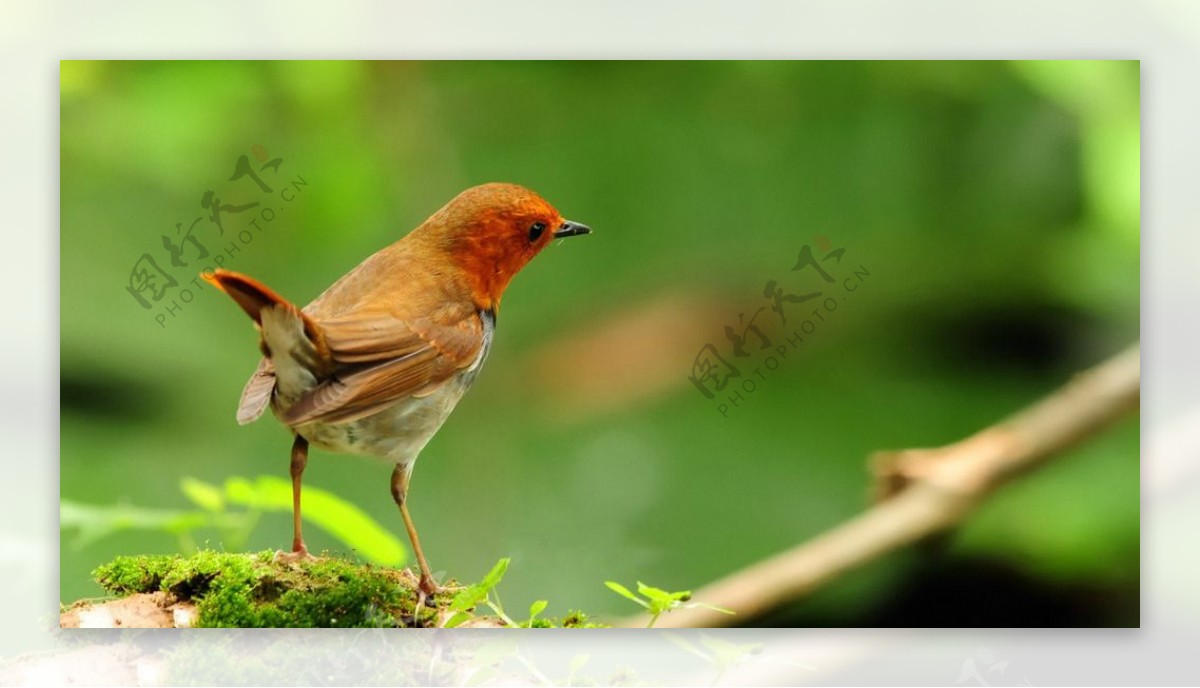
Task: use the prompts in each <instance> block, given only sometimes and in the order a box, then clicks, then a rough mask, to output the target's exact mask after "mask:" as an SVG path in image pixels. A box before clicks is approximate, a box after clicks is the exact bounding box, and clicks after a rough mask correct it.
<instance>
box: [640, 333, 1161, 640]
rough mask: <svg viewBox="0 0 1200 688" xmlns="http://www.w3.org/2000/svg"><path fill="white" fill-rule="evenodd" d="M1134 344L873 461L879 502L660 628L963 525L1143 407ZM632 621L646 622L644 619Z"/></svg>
mask: <svg viewBox="0 0 1200 688" xmlns="http://www.w3.org/2000/svg"><path fill="white" fill-rule="evenodd" d="M1139 359H1140V352H1139V346H1138V345H1137V344H1135V345H1133V346H1132V347H1130V348H1129V349H1127V350H1125V351H1124V352H1122V353H1120V354H1118V355H1117V356H1115V357H1113V358H1111V359H1109V360H1108V361H1106V362H1104V363H1102V364H1100V365H1099V366H1096V367H1095V368H1092V369H1090V370H1087V371H1085V372H1083V373H1080V374H1078V375H1077V376H1076V377H1075V378H1074V379H1073V380H1071V381H1070V382H1069V383H1068V384H1066V385H1065V386H1064V387H1062V388H1061V389H1059V390H1058V391H1056V392H1054V393H1053V394H1051V395H1050V396H1048V397H1046V398H1045V399H1042V400H1041V401H1039V402H1037V403H1035V404H1034V405H1032V406H1030V407H1028V408H1026V409H1024V410H1023V411H1021V412H1019V413H1017V414H1016V415H1014V416H1012V417H1010V418H1008V419H1006V420H1004V421H1002V422H1000V423H998V424H996V425H993V426H991V427H989V428H986V429H984V430H982V431H980V432H978V433H976V434H974V435H972V436H970V437H968V438H966V439H964V440H961V441H959V442H955V443H953V444H950V445H947V446H945V447H940V448H936V449H906V450H901V451H886V452H878V453H876V454H875V455H874V456H872V457H871V465H872V468H873V470H874V472H875V475H876V496H877V499H878V503H877V504H876V505H875V506H874V507H872V508H871V509H869V510H868V511H866V512H864V513H863V514H861V515H859V516H857V517H855V518H853V519H851V520H849V521H847V522H845V523H843V524H841V525H839V526H837V527H835V528H834V529H832V530H830V531H827V532H826V533H824V534H822V535H820V536H818V537H816V538H815V539H813V540H811V541H809V542H806V543H804V544H801V545H799V546H797V547H795V548H793V549H790V550H787V551H785V552H782V553H780V554H777V555H775V556H772V557H771V558H769V559H766V560H763V561H761V562H759V563H756V564H754V565H752V566H750V567H748V568H746V569H743V570H741V571H737V572H735V573H733V574H731V575H729V576H726V577H725V578H723V579H721V580H718V581H716V582H714V583H712V584H710V585H708V586H706V587H705V588H703V589H700V590H698V591H696V594H695V599H697V600H700V601H703V602H705V603H708V604H713V605H718V606H721V607H727V608H729V609H732V610H734V611H735V612H736V613H737V616H735V617H730V616H727V615H725V614H721V613H717V612H713V611H711V610H709V609H705V608H703V607H694V608H690V609H681V610H678V611H675V612H672V613H671V614H667V615H664V616H663V618H662V619H661V620H660V622H659V624H658V626H660V627H680V628H687V627H714V626H724V625H728V624H730V623H732V622H738V621H745V620H748V619H752V618H754V617H757V616H759V615H761V614H763V613H764V612H767V611H769V610H771V609H774V608H776V607H778V606H779V605H781V604H784V603H786V602H789V601H792V600H795V599H797V598H799V597H801V596H803V595H807V594H809V593H811V592H812V591H814V590H816V589H817V588H819V587H820V586H821V585H824V584H825V583H828V582H830V581H832V580H834V579H836V578H837V577H838V576H839V575H841V574H843V573H845V572H846V571H849V570H851V569H854V568H856V567H858V566H861V565H863V564H866V563H868V562H870V561H873V560H875V559H877V558H879V557H881V556H883V555H884V554H887V553H889V552H891V551H894V550H896V549H899V548H901V547H904V546H906V545H910V544H912V543H914V542H917V541H919V540H921V539H923V538H926V537H928V536H930V535H932V534H935V533H938V532H940V531H943V530H945V529H947V528H950V527H952V526H954V525H957V524H958V523H960V522H962V521H963V520H964V519H965V518H966V517H967V516H968V515H969V514H970V513H971V512H972V511H973V510H974V509H975V507H977V506H978V505H979V504H980V503H981V502H983V501H984V500H985V499H986V498H987V497H988V496H989V495H990V494H991V493H992V492H993V491H995V490H996V488H998V487H999V486H1001V485H1003V484H1004V483H1006V482H1007V481H1009V480H1011V479H1012V478H1013V477H1015V476H1017V475H1020V474H1021V473H1023V472H1025V471H1029V470H1032V469H1035V468H1037V467H1039V466H1041V465H1043V464H1045V463H1048V462H1049V461H1050V460H1052V459H1054V458H1055V457H1058V456H1061V455H1062V454H1063V453H1064V452H1065V451H1066V450H1068V449H1070V448H1071V447H1073V446H1075V445H1077V444H1079V443H1081V442H1083V441H1084V440H1087V439H1089V438H1091V437H1093V436H1095V435H1097V434H1099V433H1100V432H1101V431H1103V430H1104V429H1106V428H1107V427H1109V426H1110V425H1112V424H1113V423H1114V422H1116V421H1117V420H1119V419H1121V418H1123V417H1124V416H1125V415H1127V414H1128V413H1130V412H1132V411H1135V410H1137V408H1138V405H1139V398H1140V381H1139V380H1140V362H1139ZM628 625H637V626H645V625H646V621H645V619H643V618H637V619H631V620H629V622H628Z"/></svg>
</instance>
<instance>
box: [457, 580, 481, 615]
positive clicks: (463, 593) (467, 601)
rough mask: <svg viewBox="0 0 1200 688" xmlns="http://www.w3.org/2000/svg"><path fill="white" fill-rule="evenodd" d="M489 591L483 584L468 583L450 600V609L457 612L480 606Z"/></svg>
mask: <svg viewBox="0 0 1200 688" xmlns="http://www.w3.org/2000/svg"><path fill="white" fill-rule="evenodd" d="M487 594H488V591H487V589H486V588H484V587H483V586H482V585H468V586H467V587H465V588H463V589H462V590H459V591H458V592H457V593H455V595H454V599H452V600H450V609H451V610H452V611H457V612H465V611H467V610H470V609H474V608H475V607H478V606H479V605H480V604H483V601H484V600H486V599H487Z"/></svg>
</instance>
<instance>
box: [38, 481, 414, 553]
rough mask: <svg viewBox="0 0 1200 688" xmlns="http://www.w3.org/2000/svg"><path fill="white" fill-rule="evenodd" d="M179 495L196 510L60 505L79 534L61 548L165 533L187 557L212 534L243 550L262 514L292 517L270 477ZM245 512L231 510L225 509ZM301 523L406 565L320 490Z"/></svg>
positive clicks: (387, 537)
mask: <svg viewBox="0 0 1200 688" xmlns="http://www.w3.org/2000/svg"><path fill="white" fill-rule="evenodd" d="M179 487H180V490H181V491H182V492H183V494H184V496H185V497H186V498H187V499H188V500H189V501H191V502H192V504H194V505H195V506H197V507H199V510H195V509H192V510H184V509H146V508H142V507H137V506H133V505H130V504H123V503H121V504H112V505H92V504H81V503H78V502H74V501H71V500H67V499H64V500H62V504H61V506H60V508H59V523H60V525H61V527H62V529H63V530H66V531H78V537H76V538H73V539H71V538H64V544H65V545H67V546H70V547H72V548H73V549H82V548H85V547H87V546H89V545H92V544H94V543H95V542H96V541H97V540H99V539H101V538H104V537H107V536H111V535H115V534H117V533H121V532H124V531H139V530H140V531H143V532H147V533H151V534H153V533H169V534H171V535H174V536H176V537H177V538H178V540H179V549H180V550H181V551H183V552H185V553H189V554H190V553H193V552H195V551H196V550H197V547H196V537H197V534H198V533H204V532H205V531H209V530H215V531H216V533H217V535H218V536H219V539H220V540H219V541H220V542H221V543H222V544H223V545H224V546H225V547H226V548H227V549H231V550H238V549H241V548H243V547H244V546H245V544H246V541H247V540H248V539H249V538H250V536H251V534H252V533H253V531H254V527H255V526H256V525H258V523H259V521H260V517H261V516H262V514H263V513H267V512H279V513H286V514H289V515H290V514H291V513H292V484H291V481H290V480H284V479H282V478H277V477H274V476H269V475H260V476H259V477H258V478H257V479H256V480H254V481H253V482H251V481H250V480H247V479H246V478H243V477H241V476H233V477H230V478H227V479H226V480H225V485H224V489H222V488H219V487H217V486H216V485H212V484H210V483H206V482H204V481H202V480H196V479H195V478H191V477H185V478H183V480H182V481H180V485H179ZM231 505H236V506H240V507H243V509H242V510H231V509H230V508H229V506H231ZM302 513H303V517H304V520H305V521H307V522H309V523H312V524H315V525H317V526H318V527H320V528H321V529H322V530H324V531H325V532H326V533H328V534H329V535H331V536H333V537H334V538H335V539H336V540H337V541H338V542H339V543H340V544H341V545H342V546H344V547H346V548H349V549H350V550H353V552H354V553H355V554H356V555H358V556H360V557H362V558H363V559H366V560H367V561H369V562H372V563H374V564H379V565H381V566H400V565H402V564H404V563H405V562H406V561H407V559H408V554H407V552H406V550H405V547H404V545H403V543H401V542H400V540H398V539H397V538H396V536H394V535H392V534H391V533H390V532H388V531H387V530H386V529H384V528H383V527H382V526H381V525H379V523H378V522H376V521H375V520H374V519H372V518H371V517H370V516H368V515H367V514H365V513H364V512H363V511H362V509H359V508H358V507H357V506H355V505H354V504H351V503H349V502H347V501H346V500H344V499H342V498H340V497H338V496H337V495H335V494H332V493H330V492H329V491H327V490H322V489H320V488H318V487H312V486H308V487H306V488H304V509H303V512H302Z"/></svg>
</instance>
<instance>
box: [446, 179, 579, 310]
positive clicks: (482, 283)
mask: <svg viewBox="0 0 1200 688" xmlns="http://www.w3.org/2000/svg"><path fill="white" fill-rule="evenodd" d="M422 229H423V230H427V231H428V232H429V234H428V236H429V237H430V238H431V239H434V240H435V241H436V243H437V245H438V247H439V248H440V249H441V250H443V251H445V252H446V254H447V255H448V256H449V258H450V260H451V261H452V262H453V263H454V264H455V265H456V266H457V267H458V268H459V269H461V270H462V272H463V274H464V275H465V277H466V280H467V282H468V283H469V285H470V288H471V290H472V297H473V298H474V299H475V302H476V304H477V305H478V306H479V307H480V308H481V309H484V310H494V309H495V308H497V307H498V306H499V304H500V297H501V296H502V295H503V293H504V290H505V288H507V287H508V283H509V282H510V281H511V280H512V278H513V277H514V276H515V275H516V274H517V273H518V272H520V271H521V268H523V267H525V265H526V264H527V263H528V262H529V261H530V260H532V259H533V257H534V256H536V255H537V254H538V253H539V252H540V251H541V250H542V249H543V248H545V247H546V246H547V245H548V244H549V243H550V242H551V241H553V240H555V239H561V238H564V237H571V236H579V235H581V234H588V233H590V232H591V231H592V230H591V228H589V227H588V226H587V225H583V224H580V223H578V222H571V221H570V220H566V219H564V218H563V216H562V215H560V214H559V212H558V211H557V210H555V209H554V206H552V205H550V204H549V203H547V202H546V200H545V199H543V198H542V197H541V196H539V195H537V194H536V193H534V192H533V191H530V190H529V189H526V188H525V187H523V186H518V185H516V184H499V183H494V184H483V185H481V186H476V187H472V188H470V189H467V190H466V191H464V192H462V193H460V194H459V195H458V196H456V197H455V198H454V199H453V200H452V201H450V202H449V203H447V204H446V205H445V207H443V208H442V209H441V210H439V211H438V212H436V213H434V215H433V216H432V217H430V218H429V220H428V221H426V223H425V225H424V226H423V227H422Z"/></svg>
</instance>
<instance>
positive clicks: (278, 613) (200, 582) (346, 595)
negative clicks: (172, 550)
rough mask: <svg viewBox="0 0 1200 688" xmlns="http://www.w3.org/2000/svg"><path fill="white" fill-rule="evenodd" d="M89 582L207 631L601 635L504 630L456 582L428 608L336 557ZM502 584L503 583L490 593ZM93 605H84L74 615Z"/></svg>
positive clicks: (153, 562) (98, 573) (145, 559)
mask: <svg viewBox="0 0 1200 688" xmlns="http://www.w3.org/2000/svg"><path fill="white" fill-rule="evenodd" d="M92 577H93V578H95V579H96V582H98V583H99V584H100V585H101V586H103V587H104V589H105V590H107V591H108V592H109V593H112V594H113V595H115V596H117V597H120V598H127V599H129V601H134V600H133V599H132V596H141V597H142V600H141V601H142V602H144V604H143V605H142V606H145V607H147V608H149V609H150V611H152V612H154V613H155V614H157V615H160V616H163V617H164V618H167V619H169V617H170V614H169V610H170V608H172V607H173V606H175V605H176V604H177V603H185V604H186V605H189V608H190V605H194V606H195V614H194V617H195V618H194V620H192V621H191V624H190V625H192V626H199V627H209V628H436V627H439V626H442V625H444V624H446V622H447V621H448V620H449V619H451V618H454V617H455V616H456V615H458V614H466V616H467V620H466V621H463V620H462V619H461V618H455V623H454V625H456V626H459V627H471V626H474V627H502V626H506V625H509V623H511V624H512V625H515V626H525V627H529V626H532V627H533V628H601V627H604V624H599V623H596V622H594V621H592V620H591V619H589V618H588V615H587V614H584V613H583V612H580V611H571V612H569V613H568V614H567V615H566V616H563V617H561V618H550V619H547V618H537V619H531V620H530V621H524V622H522V621H511V622H509V623H506V621H505V620H507V619H508V617H504V620H502V619H501V618H498V617H496V616H491V615H482V614H476V613H475V610H474V608H473V606H472V605H474V604H477V603H478V602H477V601H476V599H475V598H474V597H473V596H472V595H471V592H472V591H473V590H478V589H479V585H475V586H464V587H463V588H461V592H454V591H453V590H454V588H455V587H456V584H455V582H454V581H451V582H449V583H448V584H447V585H448V586H449V587H450V588H451V591H450V592H445V593H439V594H438V595H435V596H434V597H432V598H426V599H425V600H424V601H422V600H421V594H420V592H419V589H418V587H417V577H416V576H415V575H413V574H412V573H411V572H409V571H406V570H396V569H388V568H381V567H378V566H372V565H370V564H356V563H354V562H350V561H346V560H344V559H337V558H334V557H319V558H316V559H311V560H305V561H296V562H291V561H285V560H280V559H279V558H277V557H276V556H275V552H272V551H265V552H256V553H247V554H234V553H227V552H213V551H201V552H198V553H196V554H193V555H191V556H188V557H181V556H178V555H144V556H130V557H118V558H117V559H115V560H113V561H112V562H110V563H108V564H105V565H103V566H101V567H99V568H98V569H96V570H95V571H93V572H92ZM497 582H499V576H496V577H495V580H491V581H489V585H492V586H494V585H495V584H496V583H497ZM149 596H153V597H152V598H151V597H149ZM456 598H457V599H456ZM464 598H465V599H467V602H465V603H464V602H463V601H462V600H463V599H464ZM479 599H484V598H479ZM456 602H457V604H456ZM91 606H92V605H91V603H89V602H79V603H76V604H75V605H72V606H71V609H73V610H76V611H78V609H77V608H88V607H91ZM485 607H486V605H485ZM485 607H481V608H485ZM452 608H454V609H453V610H452ZM65 618H66V617H65V616H64V619H65ZM77 623H78V619H75V620H74V621H73V622H72V625H77ZM117 625H122V623H121V622H120V621H118V622H117ZM125 625H128V624H125ZM164 625H168V626H169V625H170V624H169V623H167V624H164Z"/></svg>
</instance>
